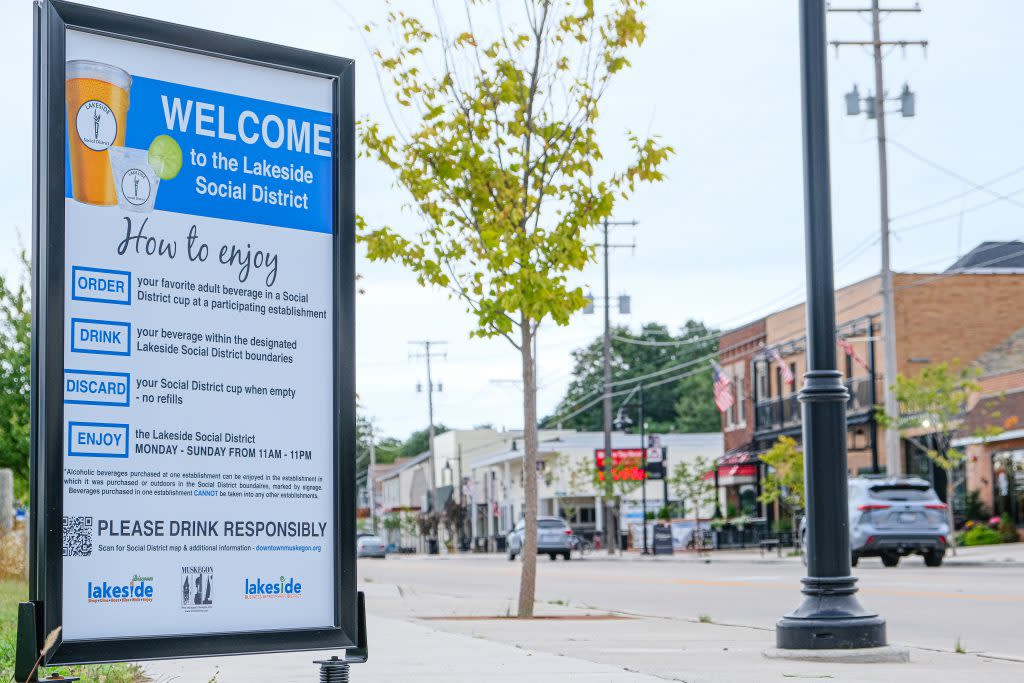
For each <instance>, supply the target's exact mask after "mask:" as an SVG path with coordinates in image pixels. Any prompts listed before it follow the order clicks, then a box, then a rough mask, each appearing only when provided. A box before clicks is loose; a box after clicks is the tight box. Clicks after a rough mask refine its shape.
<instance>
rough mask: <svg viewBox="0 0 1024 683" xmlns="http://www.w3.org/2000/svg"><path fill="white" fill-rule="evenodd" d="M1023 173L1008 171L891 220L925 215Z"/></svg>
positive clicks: (1019, 167)
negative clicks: (920, 214)
mask: <svg viewBox="0 0 1024 683" xmlns="http://www.w3.org/2000/svg"><path fill="white" fill-rule="evenodd" d="M890 142H892V143H893V144H894V145H896V144H898V143H896V142H895V141H893V140H892V138H890ZM1021 172H1024V166H1018V167H1017V168H1015V169H1013V170H1012V171H1008V172H1006V173H1004V174H1002V175H1001V176H998V177H996V178H993V179H992V180H989V181H986V182H984V183H981V184H980V185H977V186H974V187H971V188H970V189H969V190H964V191H963V192H959V193H957V194H954V195H951V196H949V197H946V198H945V199H940V200H938V201H935V202H932V203H931V204H925V205H924V206H919V207H918V208H916V209H913V210H911V211H907V212H905V213H901V214H899V215H898V216H893V217H892V218H890V219H889V220H892V221H899V220H903V219H904V218H909V217H910V216H915V215H917V214H919V213H924V212H925V211H929V210H931V209H934V208H936V207H939V206H942V205H943V204H948V203H950V202H954V201H956V200H957V199H963V198H964V197H966V196H967V195H969V194H974V193H975V192H979V191H981V190H983V189H987V188H988V186H990V185H995V184H996V183H999V182H1002V181H1004V180H1006V179H1007V178H1012V177H1013V176H1015V175H1018V174H1019V173H1021ZM1006 196H1007V197H1011V196H1013V193H1010V194H1007V195H1006ZM1001 200H1002V197H999V198H997V200H996V201H1001Z"/></svg>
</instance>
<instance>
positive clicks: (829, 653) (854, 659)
mask: <svg viewBox="0 0 1024 683" xmlns="http://www.w3.org/2000/svg"><path fill="white" fill-rule="evenodd" d="M762 654H763V655H764V657H765V658H766V659H787V660H792V661H800V662H830V663H835V664H904V663H906V662H909V661H910V650H908V649H907V648H905V647H900V646H898V645H886V646H884V647H868V648H862V649H856V650H782V649H779V648H777V647H773V648H769V649H767V650H765V651H764V652H763V653H762Z"/></svg>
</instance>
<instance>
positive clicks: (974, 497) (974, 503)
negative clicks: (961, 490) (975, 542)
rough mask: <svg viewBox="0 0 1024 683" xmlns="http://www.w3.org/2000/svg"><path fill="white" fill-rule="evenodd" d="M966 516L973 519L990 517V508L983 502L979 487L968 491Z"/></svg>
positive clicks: (965, 507) (965, 506)
mask: <svg viewBox="0 0 1024 683" xmlns="http://www.w3.org/2000/svg"><path fill="white" fill-rule="evenodd" d="M964 516H965V517H966V518H967V519H969V520H971V519H975V520H980V519H986V518H988V508H986V507H985V504H984V503H982V502H981V492H980V491H978V489H971V490H970V491H968V492H967V500H966V502H965V504H964Z"/></svg>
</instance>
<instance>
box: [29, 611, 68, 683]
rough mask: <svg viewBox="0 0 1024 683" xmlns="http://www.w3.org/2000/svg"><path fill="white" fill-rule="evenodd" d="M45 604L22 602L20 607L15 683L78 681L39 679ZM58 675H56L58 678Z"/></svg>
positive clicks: (62, 678) (63, 678)
mask: <svg viewBox="0 0 1024 683" xmlns="http://www.w3.org/2000/svg"><path fill="white" fill-rule="evenodd" d="M42 611H43V603H41V602H22V603H20V604H19V605H18V643H17V646H16V649H15V654H14V680H15V683H36V681H40V680H44V681H48V680H56V681H69V682H70V681H77V680H78V677H77V676H69V677H66V678H65V677H61V678H45V679H40V678H39V669H38V667H36V661H38V659H39V650H40V649H42V646H43V643H44V642H45V640H44V639H43V633H42V631H40V630H39V629H40V628H41V626H42V623H43V621H42ZM56 675H57V674H54V676H56Z"/></svg>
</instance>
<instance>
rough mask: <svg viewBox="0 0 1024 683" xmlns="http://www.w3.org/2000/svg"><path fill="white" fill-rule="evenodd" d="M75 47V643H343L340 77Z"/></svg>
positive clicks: (69, 370)
mask: <svg viewBox="0 0 1024 683" xmlns="http://www.w3.org/2000/svg"><path fill="white" fill-rule="evenodd" d="M66 52H67V60H68V61H67V64H66V68H67V80H66V105H67V157H68V165H67V168H66V176H67V184H66V185H67V186H66V198H65V225H66V227H65V231H66V232H65V234H66V239H65V252H66V254H65V261H66V268H65V282H66V287H65V306H66V315H65V328H64V334H65V349H64V386H63V391H64V405H65V411H64V412H65V418H64V419H65V425H64V436H63V438H64V491H63V496H64V501H63V504H64V528H63V539H64V540H63V543H64V547H63V551H64V563H63V567H64V569H63V638H64V639H65V640H69V641H74V640H90V639H98V638H118V637H139V636H162V635H181V634H189V635H194V634H203V633H229V632H238V631H246V632H248V631H259V630H270V629H275V630H276V629H292V628H318V627H333V626H334V625H335V613H334V608H335V595H334V586H335V584H336V577H335V567H334V558H335V541H334V538H335V535H336V529H335V528H334V526H335V524H334V516H333V510H334V500H333V495H334V489H333V483H332V482H333V477H334V472H333V464H332V463H333V447H334V446H333V444H334V435H333V434H334V432H333V429H334V427H333V424H334V422H333V406H334V398H333V397H334V393H333V386H334V385H333V378H334V359H333V358H332V343H333V336H332V330H333V324H334V322H333V306H332V301H333V298H332V297H333V295H332V283H333V272H334V271H333V264H332V253H333V251H332V250H333V239H334V238H333V236H332V229H333V227H332V226H333V223H332V220H333V218H332V217H333V206H334V205H335V197H334V195H333V193H334V187H335V183H334V178H333V175H332V174H333V171H332V168H333V167H332V155H333V154H334V149H333V145H334V144H335V142H334V138H333V135H332V130H333V114H332V83H331V81H330V80H329V79H326V78H319V77H314V76H307V75H300V74H293V73H289V72H285V71H281V70H276V69H270V68H264V67H259V66H253V65H249V64H245V63H242V62H238V61H231V60H226V59H220V58H216V57H209V56H203V55H199V54H194V53H191V52H186V51H182V50H173V49H168V48H161V47H155V46H152V45H146V44H143V43H138V42H130V41H124V40H119V39H113V38H110V37H105V36H101V35H96V34H91V33H86V32H82V31H69V32H68V34H67V49H66Z"/></svg>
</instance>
